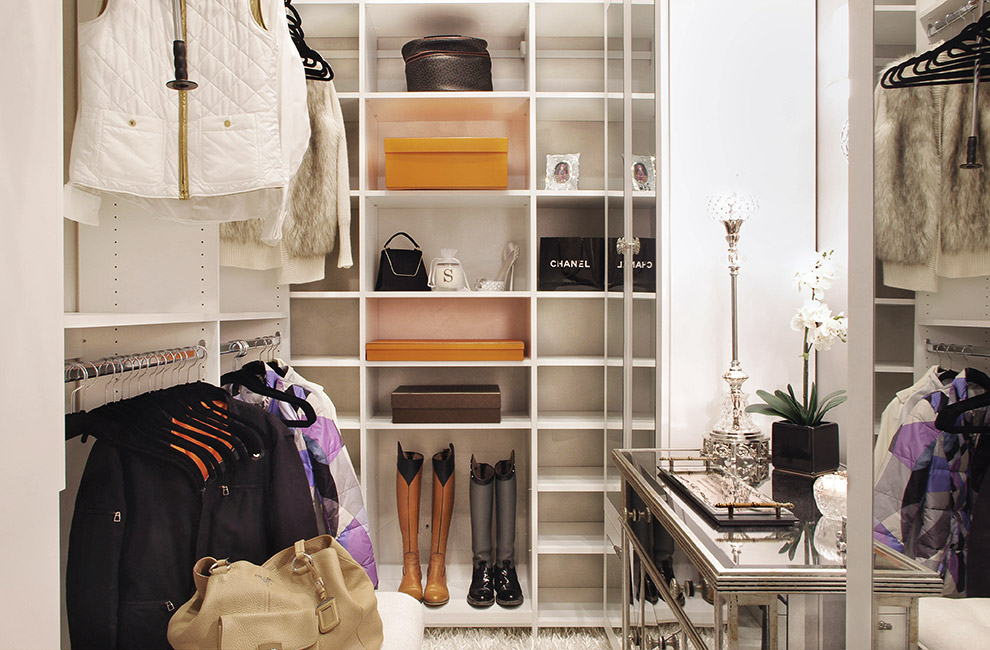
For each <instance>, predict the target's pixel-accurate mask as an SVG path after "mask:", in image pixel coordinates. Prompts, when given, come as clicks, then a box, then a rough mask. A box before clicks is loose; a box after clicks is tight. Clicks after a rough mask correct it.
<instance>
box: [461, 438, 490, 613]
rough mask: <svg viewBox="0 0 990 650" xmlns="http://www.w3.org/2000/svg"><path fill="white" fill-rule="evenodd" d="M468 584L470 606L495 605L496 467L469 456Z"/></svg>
mask: <svg viewBox="0 0 990 650" xmlns="http://www.w3.org/2000/svg"><path fill="white" fill-rule="evenodd" d="M469 496H470V500H471V550H472V552H473V553H474V557H473V559H472V571H471V586H470V587H469V588H468V594H467V601H468V604H469V605H471V606H473V607H491V606H492V605H494V604H495V585H494V583H493V582H492V580H493V576H492V510H493V507H494V504H495V469H494V468H493V467H492V466H491V465H489V464H487V463H479V462H476V461H475V460H474V456H473V455H472V456H471V491H470V494H469Z"/></svg>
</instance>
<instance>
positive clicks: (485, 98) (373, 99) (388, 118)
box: [366, 91, 529, 122]
mask: <svg viewBox="0 0 990 650" xmlns="http://www.w3.org/2000/svg"><path fill="white" fill-rule="evenodd" d="M366 97H367V102H368V113H369V118H371V119H374V120H377V121H379V122H465V121H472V122H478V121H513V120H525V119H527V117H528V116H529V93H526V92H515V91H512V92H489V93H477V92H446V93H444V92H436V93H407V92H401V93H368V94H367V95H366Z"/></svg>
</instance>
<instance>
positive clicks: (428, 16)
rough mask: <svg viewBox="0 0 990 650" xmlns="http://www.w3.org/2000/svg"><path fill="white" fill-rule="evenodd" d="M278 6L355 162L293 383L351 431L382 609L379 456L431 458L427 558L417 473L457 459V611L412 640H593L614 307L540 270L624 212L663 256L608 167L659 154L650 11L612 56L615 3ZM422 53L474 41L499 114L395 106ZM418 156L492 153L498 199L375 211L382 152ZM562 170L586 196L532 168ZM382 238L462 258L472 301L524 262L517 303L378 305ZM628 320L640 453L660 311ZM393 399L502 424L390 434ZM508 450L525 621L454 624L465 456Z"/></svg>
mask: <svg viewBox="0 0 990 650" xmlns="http://www.w3.org/2000/svg"><path fill="white" fill-rule="evenodd" d="M294 5H295V6H296V7H297V8H298V10H299V12H300V14H301V16H302V20H303V27H304V29H305V31H306V35H307V41H308V42H309V43H310V44H311V45H312V46H314V47H316V48H317V49H318V50H320V51H322V52H323V53H324V55H325V56H326V58H327V60H328V61H330V63H331V65H333V66H334V70H335V73H336V82H335V83H337V87H338V89H346V90H347V94H346V95H344V96H345V97H346V98H347V99H346V101H347V102H350V103H352V104H353V105H352V106H350V107H349V108H345V119H347V120H348V122H349V123H348V133H349V134H355V136H356V137H352V138H351V139H350V141H349V142H348V146H349V147H350V148H351V149H352V155H351V160H357V161H358V163H357V165H355V166H354V167H352V175H355V176H356V183H354V186H353V187H352V197H354V198H353V200H354V204H353V205H354V206H355V208H356V209H355V213H354V217H352V219H353V221H352V224H353V225H352V233H351V237H352V241H353V244H354V246H353V249H354V251H355V266H354V268H352V269H348V270H344V269H336V268H330V266H329V265H328V276H327V278H326V279H325V280H324V281H322V282H319V283H313V284H311V285H306V286H295V287H292V290H291V291H290V292H288V298H289V303H290V312H291V323H292V328H291V338H292V348H293V355H292V362H293V363H294V365H297V366H299V367H300V368H304V369H305V373H306V375H307V377H312V379H313V380H314V381H317V382H319V383H321V384H323V385H324V386H327V387H334V386H337V387H340V394H339V395H333V396H334V399H335V402H336V403H337V406H338V409H343V410H344V411H346V412H349V413H354V414H356V420H355V421H352V422H351V424H353V425H354V427H353V430H352V431H349V432H345V438H347V437H348V435H350V436H351V437H350V438H349V439H347V444H348V448H349V449H350V450H351V454H352V457H355V464H357V465H360V468H361V471H360V473H361V478H362V488H363V490H364V493H365V498H366V503H367V505H368V508H369V514H370V517H371V523H372V529H373V534H374V539H373V542H374V544H375V549H376V555H377V558H378V561H379V563H380V566H382V567H383V569H382V575H383V582H382V584H383V588H386V589H388V588H390V585H391V584H392V583H390V582H389V579H390V578H389V577H388V576H389V575H391V574H389V569H390V568H392V569H395V571H393V573H394V574H395V575H394V576H393V577H394V582H395V584H397V582H398V575H399V574H398V568H399V565H400V563H401V547H400V545H399V536H398V528H397V522H396V517H397V514H396V506H395V503H394V501H395V490H394V487H393V486H394V481H395V478H394V475H395V444H396V442H397V441H398V442H401V443H402V446H403V448H404V449H406V450H416V451H420V452H422V453H423V454H424V455H425V456H426V464H425V466H424V494H423V497H422V504H421V522H420V525H421V531H420V540H421V553H425V552H426V545H427V544H428V541H429V537H430V535H429V529H428V528H426V526H427V525H428V524H429V521H430V511H431V508H430V496H429V487H428V486H429V485H430V481H432V473H431V472H432V470H431V468H430V462H429V457H430V456H431V455H432V454H433V453H435V452H436V451H439V450H440V449H442V448H443V447H445V446H446V445H447V443H448V442H453V444H454V447H455V450H456V452H455V453H456V459H457V460H456V462H457V467H456V470H455V480H456V486H457V487H456V496H455V512H454V520H455V521H454V524H453V525H452V527H451V536H450V541H449V548H451V549H453V550H451V552H450V553H449V554H448V567H449V568H448V576H449V579H448V581H449V584H450V586H451V601H450V602H449V603H448V604H447V605H445V606H443V607H440V608H436V609H426V611H425V614H426V623H427V625H453V626H457V625H472V626H476V625H509V626H531V627H533V628H534V629H535V628H536V627H540V626H564V625H603V624H604V610H605V598H606V592H607V590H606V589H605V585H603V573H604V561H605V557H606V555H607V554H609V553H613V551H612V550H611V549H612V543H611V542H609V543H606V536H605V529H604V523H603V522H604V514H603V507H602V506H603V498H604V493H605V491H606V489H609V490H617V489H618V481H617V480H614V479H609V480H606V469H605V464H606V463H607V462H608V461H607V453H608V449H609V445H610V444H619V441H618V440H616V442H614V443H613V442H610V441H612V440H614V439H615V435H614V433H615V431H621V429H622V427H623V421H622V411H621V406H620V404H621V398H622V381H623V377H622V373H623V371H624V368H623V366H624V361H623V360H624V358H625V355H624V353H623V347H622V330H621V325H622V323H623V311H622V310H623V305H624V294H623V292H621V291H618V290H613V291H608V292H603V291H581V292H553V291H538V290H537V265H538V261H539V260H538V249H539V239H540V238H541V237H547V236H597V237H619V236H622V229H623V221H622V218H623V212H624V210H627V211H630V212H631V214H632V216H633V222H634V232H635V234H636V235H637V236H640V237H656V236H657V235H656V233H657V227H656V211H657V197H656V192H652V191H650V192H645V191H643V192H639V191H637V192H633V191H632V190H631V188H627V187H626V185H627V183H628V180H627V178H626V175H625V174H624V169H625V165H624V163H623V161H624V160H625V159H626V158H628V157H630V156H631V152H629V155H628V156H626V157H624V156H623V154H624V153H626V152H625V150H624V141H625V139H626V138H625V136H633V135H634V136H635V137H636V145H637V149H636V150H635V153H636V154H652V155H656V154H657V150H656V146H655V141H656V127H655V116H656V111H655V109H654V105H655V94H654V89H655V87H656V82H655V75H656V68H655V57H656V52H655V47H654V42H655V39H654V31H655V24H656V21H655V16H654V8H653V3H652V2H641V1H637V2H633V3H631V4H629V5H628V7H627V10H628V12H629V16H627V18H632V20H630V21H628V24H627V28H628V27H629V26H630V25H631V31H630V32H629V33H627V34H626V38H625V39H624V38H623V36H624V33H623V4H622V3H621V2H620V3H608V2H602V1H599V0H564V1H560V0H552V1H548V2H544V1H542V0H541V1H530V0H524V1H505V2H502V1H495V2H470V3H468V2H460V3H458V2H404V1H403V2H399V1H392V2H390V1H387V0H385V1H381V2H379V1H377V0H374V1H373V0H363V1H352V2H346V1H337V0H332V1H324V2H321V1H317V0H295V2H294ZM431 33H464V34H472V35H477V36H481V37H483V38H485V39H486V40H487V41H488V43H489V51H490V52H491V53H492V57H493V64H492V67H493V78H494V88H495V90H494V92H487V93H471V92H466V93H461V92H455V93H407V92H405V80H404V73H403V64H402V60H401V57H399V56H398V51H399V49H400V48H401V46H402V44H403V43H405V42H406V41H408V40H411V39H413V38H418V37H420V36H423V35H425V34H431ZM624 45H625V46H626V47H624ZM338 55H339V56H340V58H339V59H338V58H336V57H337V56H338ZM338 60H340V61H342V63H341V65H340V66H338V65H337V62H338ZM626 73H628V74H626ZM426 135H428V136H444V135H447V136H454V135H472V136H502V137H508V139H509V182H508V189H506V190H502V191H390V190H388V189H387V188H386V187H385V184H384V150H383V144H382V140H383V138H384V137H386V136H389V137H390V136H400V137H401V136H426ZM577 151H580V152H581V167H580V188H581V189H579V190H577V191H573V192H555V191H549V190H545V189H543V188H544V183H543V170H544V167H545V158H546V154H548V153H570V152H577ZM397 231H406V232H408V233H410V234H411V235H412V236H413V238H414V239H416V241H417V242H418V243H419V245H420V246H421V247H422V249H423V251H424V256H425V259H426V261H427V262H428V261H429V260H430V259H431V258H432V257H435V256H437V255H438V254H439V250H440V248H441V247H443V248H456V249H457V250H458V253H457V256H458V258H459V259H460V260H461V262H462V264H463V266H464V269H465V272H466V274H467V277H468V278H469V279H470V280H471V281H473V280H476V279H477V278H479V277H482V276H485V275H488V276H489V277H490V275H491V274H492V273H493V272H494V271H495V270H496V269H497V268H498V266H499V261H500V256H501V252H502V247H503V246H504V245H505V243H506V242H507V241H515V242H517V243H519V244H520V246H521V253H522V254H521V256H520V259H519V260H518V262H517V263H516V266H515V276H514V285H513V287H514V290H513V291H509V292H504V293H492V292H484V293H483V292H470V293H467V292H465V293H457V294H450V293H422V292H376V291H374V281H375V276H376V272H377V264H378V257H379V251H380V249H381V246H382V244H383V243H384V241H385V240H386V239H387V238H388V237H389V236H391V235H392V234H393V233H395V232H397ZM631 298H633V299H634V301H633V302H634V303H635V318H636V323H637V324H638V325H637V329H642V332H639V333H638V334H637V338H636V346H635V350H634V352H635V354H633V355H631V356H630V358H629V359H630V360H629V364H630V367H631V368H633V369H634V370H635V372H636V373H637V374H636V380H637V385H638V386H640V388H639V389H638V390H637V392H636V395H635V406H636V408H635V416H634V418H633V419H632V420H631V422H630V424H629V426H630V428H631V429H635V430H636V431H638V432H639V433H640V434H642V435H647V434H648V435H649V437H651V438H652V435H653V432H654V431H655V428H656V423H657V416H656V412H655V403H656V397H655V395H656V391H657V380H656V375H657V365H658V364H657V361H656V352H655V344H654V341H655V332H656V322H657V317H656V309H657V294H656V293H652V292H650V293H643V292H636V293H635V294H634V295H632V296H631ZM630 304H632V303H630ZM378 338H512V339H520V340H523V341H524V342H525V344H526V350H525V358H524V360H523V361H520V362H466V361H465V362H422V363H421V362H377V361H375V362H372V361H367V360H366V359H365V355H364V348H365V344H366V343H367V342H368V341H371V340H375V339H378ZM403 383H423V384H431V383H432V384H440V383H496V384H499V386H500V387H501V390H502V413H503V415H502V421H501V422H500V423H498V424H477V425H463V424H393V423H392V422H391V416H390V402H389V395H390V393H391V391H392V390H393V389H394V388H396V387H397V386H398V385H400V384H403ZM609 430H612V435H609ZM511 450H515V453H516V463H517V474H518V477H519V478H518V480H519V481H520V482H519V485H518V491H519V495H520V499H519V505H518V512H517V525H516V530H517V537H516V563H517V565H518V571H519V574H520V578H521V579H522V581H523V586H524V590H525V592H526V596H525V597H526V601H525V604H524V605H523V607H522V608H520V609H516V610H507V609H503V608H501V607H497V606H496V607H493V608H491V609H488V610H474V609H472V608H470V607H468V606H467V605H466V603H465V602H464V596H465V593H466V589H467V585H468V583H469V582H470V569H471V560H470V556H471V552H470V523H469V519H468V511H469V510H468V485H469V480H470V479H469V470H468V460H469V458H470V457H471V455H472V454H474V455H475V456H476V457H477V458H478V459H479V460H481V461H483V462H488V463H493V462H495V461H497V460H499V459H501V458H506V457H508V455H509V452H510V451H511ZM357 456H359V461H358V459H357ZM561 518H563V519H561ZM424 540H425V541H424ZM561 562H569V564H568V568H567V570H566V571H560V570H556V568H557V567H558V566H560V563H561ZM394 586H395V585H392V586H391V588H394ZM614 587H615V586H613V590H612V591H613V592H614V593H613V595H615V593H618V592H617V590H616V589H615V588H614Z"/></svg>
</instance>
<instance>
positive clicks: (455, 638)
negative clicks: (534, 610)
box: [423, 627, 609, 650]
mask: <svg viewBox="0 0 990 650" xmlns="http://www.w3.org/2000/svg"><path fill="white" fill-rule="evenodd" d="M564 648H566V650H609V644H608V638H607V637H606V636H605V630H603V629H601V628H598V629H595V628H551V629H544V630H540V631H539V635H538V636H537V637H536V640H535V643H533V635H532V633H531V632H530V629H529V628H528V627H515V628H513V627H488V628H484V627H467V628H450V627H448V628H439V627H434V628H427V629H426V637H425V638H424V640H423V650H561V649H564Z"/></svg>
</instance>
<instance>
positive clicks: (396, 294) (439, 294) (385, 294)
mask: <svg viewBox="0 0 990 650" xmlns="http://www.w3.org/2000/svg"><path fill="white" fill-rule="evenodd" d="M528 297H529V292H527V291H373V292H369V293H368V300H387V299H389V298H426V299H428V300H440V299H450V298H453V299H455V300H471V299H475V300H477V299H479V298H494V299H499V300H505V299H507V298H528Z"/></svg>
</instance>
